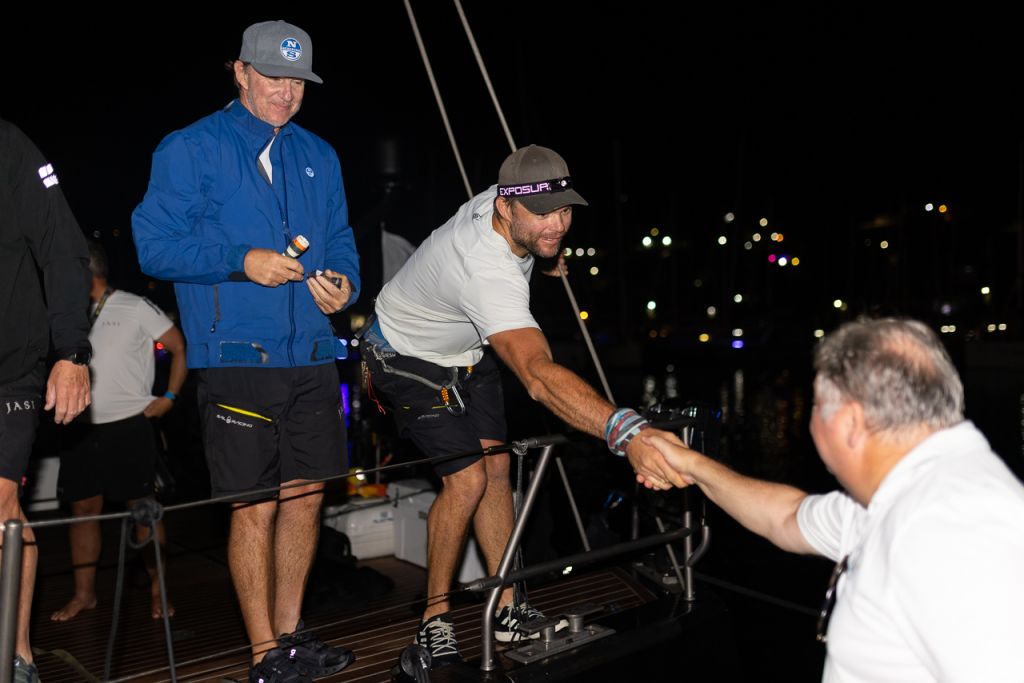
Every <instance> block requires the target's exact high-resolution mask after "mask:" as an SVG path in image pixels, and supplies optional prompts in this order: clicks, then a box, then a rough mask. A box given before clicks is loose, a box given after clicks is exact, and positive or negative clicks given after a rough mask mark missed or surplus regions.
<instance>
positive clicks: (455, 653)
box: [416, 612, 462, 669]
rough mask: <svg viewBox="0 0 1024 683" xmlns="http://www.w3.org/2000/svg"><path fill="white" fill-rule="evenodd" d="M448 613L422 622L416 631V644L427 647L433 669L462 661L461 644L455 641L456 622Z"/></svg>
mask: <svg viewBox="0 0 1024 683" xmlns="http://www.w3.org/2000/svg"><path fill="white" fill-rule="evenodd" d="M448 614H449V613H448V612H445V613H444V614H438V615H437V616H433V617H431V618H430V619H427V620H426V621H424V622H420V630H419V631H417V632H416V644H417V645H421V646H423V647H425V648H427V652H429V653H430V659H431V661H432V664H431V668H432V669H436V668H437V667H439V666H444V665H445V664H454V663H456V662H461V661H462V655H461V654H459V644H458V643H456V642H455V624H454V623H453V622H452V620H451V617H449V616H448Z"/></svg>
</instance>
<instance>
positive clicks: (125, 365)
mask: <svg viewBox="0 0 1024 683" xmlns="http://www.w3.org/2000/svg"><path fill="white" fill-rule="evenodd" d="M95 308H96V305H95V304H93V307H92V309H93V310H95ZM172 325H173V323H172V322H171V320H170V319H169V318H168V317H167V316H166V315H164V312H163V311H161V310H160V309H159V308H157V307H156V306H155V305H154V304H153V303H152V302H151V301H150V300H149V299H146V298H143V297H141V296H136V295H135V294H130V293H129V292H122V291H121V290H116V291H114V292H113V293H112V294H111V295H110V296H109V297H107V300H106V302H105V303H104V304H103V308H102V309H101V310H100V315H99V317H98V318H96V322H95V323H93V326H92V329H91V330H90V331H89V343H91V344H92V362H91V363H89V368H90V370H91V371H92V373H91V374H92V405H91V406H90V407H89V419H90V421H91V422H92V423H93V424H104V423H107V422H114V421H116V420H123V419H125V418H128V417H132V416H133V415H138V414H139V413H141V412H142V411H143V410H144V409H145V407H146V406H147V405H149V403H150V401H152V400H153V396H152V390H153V379H154V377H155V376H156V359H155V358H154V356H153V342H154V341H155V340H156V339H159V338H160V337H161V336H163V334H164V333H165V332H167V330H169V329H171V326H172Z"/></svg>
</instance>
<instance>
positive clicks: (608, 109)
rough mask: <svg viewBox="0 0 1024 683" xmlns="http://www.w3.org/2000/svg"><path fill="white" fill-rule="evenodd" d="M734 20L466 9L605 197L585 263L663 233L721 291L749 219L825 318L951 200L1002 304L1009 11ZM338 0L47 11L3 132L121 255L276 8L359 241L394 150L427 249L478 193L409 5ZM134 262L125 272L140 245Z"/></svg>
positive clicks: (558, 143)
mask: <svg viewBox="0 0 1024 683" xmlns="http://www.w3.org/2000/svg"><path fill="white" fill-rule="evenodd" d="M718 5H719V6H717V7H716V8H714V9H700V10H696V9H693V8H692V7H690V6H683V5H678V6H672V5H669V4H668V3H661V2H658V3H636V2H631V3H625V2H622V3H619V2H566V3H561V2H550V1H549V2H531V1H524V2H519V3H515V4H508V3H501V4H498V3H491V2H472V1H467V2H466V3H465V9H466V13H467V15H468V19H469V21H470V23H471V25H472V27H473V29H474V31H475V33H476V38H477V41H478V43H479V45H480V47H481V50H482V53H483V56H484V59H485V60H486V62H487V65H488V68H489V70H490V73H491V76H492V79H493V80H494V81H495V87H496V89H497V93H498V97H499V98H500V100H501V102H502V105H503V106H504V109H505V113H506V116H507V117H508V119H509V123H510V125H511V127H512V131H513V134H514V136H515V138H516V141H517V143H519V144H526V143H528V142H537V143H540V144H546V145H549V146H552V147H555V148H557V149H558V150H559V151H561V152H562V153H563V155H564V156H565V157H567V159H568V160H569V162H570V166H571V168H572V169H573V174H574V176H575V178H576V180H577V184H578V186H579V187H580V188H581V191H582V192H583V194H584V195H585V196H586V197H588V198H589V199H590V201H591V207H590V208H589V209H588V210H584V211H581V212H578V215H577V217H576V222H575V224H574V232H573V233H572V234H571V235H570V237H569V239H568V245H569V246H573V247H575V246H591V244H593V245H594V246H597V247H598V248H599V249H602V250H603V251H604V253H605V254H606V259H608V260H606V261H605V263H606V264H608V265H609V266H610V265H611V264H612V261H611V260H610V259H611V254H610V252H612V251H614V250H615V248H616V242H615V237H614V235H615V228H616V225H620V226H621V229H622V231H623V234H624V236H625V237H624V238H623V239H624V240H625V242H626V244H627V245H628V246H629V249H630V250H633V249H634V246H633V245H635V244H636V243H638V241H639V239H640V237H641V236H642V235H644V234H646V233H647V231H648V230H649V228H650V227H652V226H661V227H662V230H663V231H666V232H671V233H672V234H674V235H676V241H677V246H681V247H683V246H688V247H690V251H689V252H682V251H681V252H678V260H679V262H680V265H678V266H677V270H678V269H679V268H685V272H684V273H683V274H682V276H680V277H684V278H686V281H687V282H689V276H690V275H691V274H695V275H697V276H700V275H701V273H706V274H707V275H708V276H709V277H710V276H713V275H714V274H716V273H718V274H721V273H722V272H729V273H731V275H730V277H731V278H733V281H732V282H730V283H728V284H727V285H726V284H723V285H722V288H723V289H722V291H721V292H720V295H721V296H726V295H727V292H726V291H725V290H726V289H728V287H730V286H733V285H736V286H740V285H742V282H741V281H742V280H743V277H742V275H743V273H744V272H747V271H749V270H750V267H749V266H745V265H743V262H742V261H737V260H736V259H741V258H743V256H742V254H741V255H739V256H737V255H733V256H731V257H729V260H728V265H723V264H725V262H724V261H722V262H719V261H715V259H721V257H720V256H718V255H717V252H714V251H713V249H711V248H710V247H708V248H706V249H705V248H704V247H705V246H707V245H712V244H713V240H715V238H716V236H717V235H718V234H719V233H720V232H721V231H722V230H723V223H722V216H723V215H724V214H725V213H726V212H727V211H734V212H735V213H736V214H737V222H736V223H735V224H734V225H733V226H732V227H731V228H729V229H730V230H732V231H733V232H732V233H730V235H731V237H732V238H734V239H738V240H742V239H744V238H743V236H742V235H743V233H744V232H745V233H746V234H747V235H748V236H749V233H750V232H751V230H752V229H753V228H754V221H756V220H757V218H758V217H761V216H764V217H767V218H768V219H769V221H770V223H771V227H772V228H774V229H779V230H784V231H785V234H786V235H787V239H788V240H789V241H788V244H787V246H788V247H789V248H790V249H792V250H794V253H796V251H799V252H800V253H802V254H805V260H806V261H807V265H808V266H810V267H809V268H808V269H806V272H808V275H806V276H804V277H805V278H811V280H810V281H805V282H803V283H802V284H800V285H798V287H797V288H798V289H804V290H806V289H821V290H826V289H827V290H828V292H824V294H823V295H824V296H826V298H828V300H831V296H832V295H833V293H835V294H836V295H839V294H842V293H843V292H844V291H845V292H846V293H847V295H851V296H852V295H856V294H857V293H858V292H859V291H861V290H865V289H866V287H867V286H866V285H865V284H864V283H863V282H861V281H860V280H862V279H863V278H867V277H869V275H867V274H866V273H867V271H866V270H865V268H866V267H867V266H864V267H861V265H858V264H857V263H856V258H854V257H852V256H850V255H849V253H848V252H849V251H850V249H852V248H853V247H852V246H851V245H853V244H855V243H858V240H859V238H860V234H859V233H858V232H857V228H858V226H861V225H863V224H864V223H865V222H867V221H870V220H872V219H874V218H875V217H877V216H879V215H883V214H887V215H897V216H903V217H904V221H905V222H909V223H912V222H913V221H912V220H911V219H910V218H907V215H908V212H910V213H919V212H920V210H921V207H922V206H923V204H924V203H925V202H927V201H934V202H937V203H938V202H946V203H948V204H949V205H950V207H951V214H953V215H955V217H956V220H957V223H956V227H955V228H954V232H956V233H957V234H958V235H960V236H961V237H960V238H959V239H958V240H950V239H947V242H948V244H947V245H946V246H945V247H944V248H943V249H944V250H943V249H939V252H941V253H938V254H937V256H936V258H937V259H939V260H940V261H943V260H944V259H945V260H951V263H950V264H949V265H950V266H951V267H954V266H955V267H961V266H964V265H966V266H968V267H969V268H971V269H973V270H972V271H971V272H973V273H974V274H975V276H974V277H973V279H972V278H968V279H971V282H972V284H971V286H973V282H974V280H976V279H978V278H981V279H985V278H990V279H991V278H996V280H993V281H999V282H1000V285H1001V286H1002V291H1006V290H1008V289H1012V282H1013V277H1014V274H1013V270H1014V268H1015V261H1014V249H1013V248H1012V246H1013V244H1014V238H1013V237H1012V233H1010V232H1009V230H1010V229H1011V228H1012V225H1013V222H1014V221H1015V220H1016V217H1017V210H1018V208H1017V207H1018V202H1019V193H1020V191H1021V190H1020V187H1021V178H1020V172H1019V165H1020V157H1021V150H1022V134H1021V122H1022V121H1024V116H1022V114H1024V112H1022V105H1021V98H1020V97H1019V90H1020V85H1019V84H1020V80H1021V61H1022V60H1021V59H1020V56H1019V41H1018V35H1017V32H1016V29H1015V26H1016V24H1015V22H1014V21H1013V20H1012V19H1011V18H1010V16H1009V15H1002V16H1001V15H999V14H997V13H984V12H982V11H972V12H965V13H956V12H947V13H944V14H936V13H929V14H921V15H917V16H909V15H905V14H904V15H900V16H896V15H894V14H893V13H892V12H893V10H892V8H891V7H889V8H880V9H877V10H874V9H871V8H869V7H864V6H862V5H857V6H855V7H853V6H849V5H845V6H843V7H842V8H840V9H824V8H817V9H814V10H801V9H795V8H792V7H790V6H788V5H786V4H785V3H764V4H761V5H759V6H757V7H754V8H747V7H743V6H738V5H737V6H730V5H728V4H727V5H725V6H721V3H719V4H718ZM325 7H326V6H325ZM330 7H332V8H333V10H332V11H331V12H330V13H328V12H327V11H326V10H322V11H308V10H306V11H297V12H283V13H282V12H281V11H280V9H275V10H273V11H269V12H267V11H260V10H258V9H251V6H247V7H245V11H235V12H234V13H232V15H231V16H230V17H224V16H219V15H218V16H202V18H199V14H198V13H197V12H195V11H186V10H185V9H182V6H181V5H175V8H176V9H175V10H174V11H173V13H170V12H165V11H163V10H160V11H159V12H158V13H157V14H156V15H148V16H146V17H144V16H142V15H141V14H137V15H131V16H128V15H123V14H119V15H117V16H109V17H107V16H103V15H102V13H100V14H89V15H86V14H83V15H80V16H69V15H67V14H64V15H61V16H60V17H59V20H57V21H55V22H52V21H50V20H49V19H51V18H52V19H56V17H55V15H56V13H53V12H50V13H48V17H47V19H46V20H44V18H42V16H40V15H37V16H36V18H35V19H34V20H33V19H29V20H25V21H24V22H23V23H21V24H18V25H16V26H15V25H11V22H7V25H6V26H5V27H4V28H3V29H0V30H2V32H3V34H4V41H5V44H7V45H21V46H22V48H23V53H22V54H24V58H23V59H22V60H21V63H20V64H19V63H17V61H18V60H16V59H13V57H16V56H17V51H12V53H11V56H12V59H11V61H9V66H8V76H7V82H8V84H9V85H15V84H16V85H17V87H13V88H7V89H5V93H4V97H3V98H2V100H0V103H2V104H0V115H2V116H4V117H6V118H9V119H10V120H12V121H14V122H16V123H18V124H19V125H21V126H22V127H23V128H24V129H25V130H26V131H27V132H28V133H29V134H30V136H32V137H33V138H34V139H35V140H36V141H37V143H38V144H39V145H40V147H42V148H43V150H44V151H45V152H46V153H47V154H48V155H49V156H50V157H51V159H52V160H53V161H54V162H55V165H56V166H57V168H58V170H59V172H60V175H61V180H62V187H63V188H64V191H65V193H66V194H67V196H68V198H69V201H70V202H71V204H72V206H73V208H74V209H75V211H76V213H77V215H78V216H79V219H80V222H81V223H82V225H83V227H84V228H85V229H86V231H87V232H91V231H93V230H100V231H101V232H102V233H103V235H104V240H108V238H109V236H110V232H111V231H112V230H114V229H117V228H120V229H121V230H122V239H123V238H124V237H125V234H126V232H127V231H126V229H127V228H128V225H129V215H130V212H131V209H132V208H133V207H134V205H135V204H136V203H137V202H138V201H139V199H140V198H141V196H142V194H143V192H144V190H145V185H146V181H147V178H148V173H149V157H150V154H151V153H152V150H153V148H154V147H155V146H156V144H157V143H158V142H159V140H160V139H161V138H162V137H163V136H164V135H165V134H167V133H168V132H170V131H171V130H174V129H176V128H179V127H182V126H184V125H187V124H188V123H190V122H192V121H194V120H195V119H197V118H199V117H201V116H203V115H205V114H207V113H209V112H211V111H213V110H214V109H215V108H217V107H219V106H221V105H222V104H224V103H225V102H226V101H227V100H228V99H229V98H230V97H231V96H232V91H231V87H230V81H229V76H228V74H227V73H226V72H225V71H223V69H222V65H223V63H224V62H225V61H227V60H229V59H232V58H233V57H234V56H236V55H237V51H238V46H239V43H240V36H241V32H242V30H243V29H244V27H245V26H246V25H248V24H249V23H252V22H253V21H258V20H263V19H267V18H273V17H276V16H279V15H283V17H284V18H286V19H288V20H289V21H292V22H294V23H296V24H299V25H301V26H303V27H304V28H306V29H307V30H308V31H309V32H310V33H311V35H312V37H313V41H314V44H315V67H314V68H315V70H316V71H317V72H318V73H319V74H320V75H321V76H322V77H323V78H324V80H325V82H326V83H325V85H323V86H310V88H309V89H308V91H307V95H306V102H305V104H304V107H303V111H302V112H300V114H299V115H298V117H297V119H296V120H297V121H298V122H299V123H301V124H302V125H304V126H306V127H308V128H309V129H311V130H313V131H314V132H316V133H318V134H320V135H321V136H323V137H325V138H326V139H327V140H329V141H330V142H331V143H332V144H334V145H335V147H336V148H337V149H338V151H339V154H340V156H341V159H342V165H343V170H344V172H345V175H346V185H347V189H348V192H349V201H350V206H351V214H352V219H353V223H354V224H355V225H356V227H357V229H362V228H364V227H365V226H361V225H360V224H359V223H360V220H361V217H365V216H366V215H367V214H369V213H372V212H373V211H374V207H375V205H376V204H377V202H378V201H379V199H380V191H381V187H382V179H383V178H382V175H381V172H380V170H381V161H380V159H381V158H382V157H381V150H382V149H383V148H384V146H386V145H393V146H394V148H395V149H396V150H397V154H398V157H397V158H398V160H399V162H400V166H399V171H400V180H401V181H402V182H403V183H405V184H407V185H408V192H407V193H406V197H407V199H406V202H405V208H406V210H405V211H404V212H403V213H402V215H399V216H396V217H394V219H393V221H392V225H394V226H395V227H396V228H397V229H399V230H400V231H402V232H405V233H406V234H408V235H409V236H410V237H411V238H413V239H414V241H415V240H418V239H419V238H421V237H422V236H424V235H425V234H426V233H427V232H429V230H431V229H432V228H433V227H436V225H437V224H439V223H440V222H442V221H443V220H445V219H446V218H447V217H448V216H449V215H450V214H451V213H452V212H453V210H454V209H455V207H456V206H457V205H458V204H459V203H461V202H462V201H464V199H465V195H464V190H463V189H462V183H461V181H460V179H459V176H458V173H457V169H456V166H455V163H454V161H453V158H452V154H451V151H450V149H449V148H448V143H447V140H446V138H445V134H444V130H443V128H442V125H441V122H440V118H439V115H438V113H437V109H436V106H435V104H434V101H433V97H432V95H431V92H430V89H429V85H428V82H427V79H426V76H425V73H424V70H423V66H422V64H421V62H420V58H419V55H418V53H417V51H416V46H415V42H414V39H413V35H412V31H411V29H410V26H409V22H408V19H407V16H406V14H405V11H404V8H403V5H402V3H401V2H399V1H398V0H388V1H386V2H385V1H383V0H382V1H377V2H364V3H354V2H343V3H335V4H332V5H330ZM673 7H675V8H673ZM414 9H415V10H416V11H417V13H418V14H417V18H418V19H419V21H420V24H421V30H422V31H423V35H424V40H425V42H426V46H427V49H428V51H429V52H430V56H431V58H432V60H433V62H434V69H435V72H436V73H437V75H438V79H439V84H440V88H441V91H442V94H443V95H444V96H445V98H446V102H447V106H448V111H449V114H450V115H451V118H452V124H453V127H454V130H455V134H456V137H457V140H458V143H459V145H460V147H461V149H462V153H463V156H464V159H465V163H466V167H467V169H468V172H469V174H470V179H471V182H472V184H473V187H474V190H479V189H482V188H483V187H485V186H486V185H488V184H489V183H490V182H492V180H493V177H494V175H495V172H496V168H497V166H498V164H499V163H500V161H501V159H502V158H503V157H504V156H505V155H506V154H507V153H508V147H507V144H506V142H505V139H504V136H503V134H502V131H501V129H500V127H499V124H498V122H497V119H496V116H495V113H494V109H493V107H492V105H491V104H490V101H489V99H488V97H487V94H486V92H485V90H484V87H483V85H482V82H481V79H480V77H479V74H478V72H477V70H476V66H475V64H474V63H473V59H472V55H471V53H470V50H469V48H468V45H467V42H466V39H465V36H464V34H463V33H462V29H461V26H460V25H459V22H458V17H457V15H456V12H455V9H454V7H453V6H452V5H451V4H449V3H445V2H423V1H422V0H420V1H418V2H415V3H414ZM114 26H117V27H118V28H116V29H115V28H114ZM616 197H618V198H619V199H620V200H622V202H621V204H619V205H618V206H617V205H616V202H615V199H616ZM617 209H619V210H620V211H617ZM926 229H927V226H926ZM851 235H852V236H851ZM902 236H903V237H906V238H907V240H910V239H911V234H910V233H905V234H904V235H902ZM964 236H973V237H972V239H974V238H977V244H976V245H974V246H965V245H968V244H969V242H970V240H966V239H964ZM680 237H681V238H682V241H680ZM912 237H913V239H914V240H917V239H920V237H921V236H920V234H919V233H914V234H913V235H912ZM946 238H949V236H948V235H947V236H946ZM736 244H738V242H733V245H734V246H735V245H736ZM1006 245H1010V247H1011V248H1010V249H1007V248H1006ZM917 248H918V245H917V244H915V245H914V249H915V250H916V249H917ZM118 250H123V251H125V253H126V254H127V256H125V257H124V259H122V261H123V262H124V263H128V262H129V261H130V256H131V254H130V248H129V247H127V246H125V247H123V248H122V247H115V251H118ZM947 252H951V253H952V255H951V253H947ZM975 252H977V253H975ZM762 256H763V255H762ZM807 257H810V258H807ZM960 257H962V258H961V260H963V261H964V263H960V262H959V261H957V259H958V258H960ZM953 261H956V263H953ZM967 261H970V263H967ZM815 265H817V266H818V270H817V272H815V268H814V266H815ZM123 267H124V268H125V269H126V270H128V269H129V266H128V265H124V266H123ZM757 267H758V268H763V264H762V263H761V261H758V266H757ZM837 271H838V273H839V274H838V275H837ZM737 272H738V273H739V274H737ZM616 274H617V275H620V274H621V271H616ZM125 275H129V273H127V272H126V273H125ZM677 275H678V273H677ZM634 276H635V274H633V273H631V274H630V277H631V278H634ZM935 277H936V278H937V279H940V280H944V279H946V278H945V274H944V272H943V273H942V274H937V275H936V276H935ZM736 278H738V280H737V279H736ZM915 278H916V276H915ZM999 278H1002V280H999ZM641 279H642V278H641ZM680 281H682V280H680ZM737 282H738V283H739V284H736V283H737ZM676 284H678V283H676ZM650 286H651V287H652V288H657V287H659V286H664V283H662V284H658V283H654V282H652V283H651V284H650ZM748 286H751V287H759V286H761V285H760V284H758V282H753V283H751V284H750V285H748ZM865 296H867V294H865ZM879 296H881V297H882V298H884V297H885V296H887V294H885V293H884V292H883V293H882V294H880V295H879ZM697 303H699V304H700V305H701V306H702V305H703V303H705V302H704V301H703V300H701V301H699V302H697ZM1004 303H1006V302H1004ZM865 305H867V304H865ZM1006 305H1007V306H1010V304H1009V303H1006Z"/></svg>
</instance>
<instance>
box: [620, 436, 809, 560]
mask: <svg viewBox="0 0 1024 683" xmlns="http://www.w3.org/2000/svg"><path fill="white" fill-rule="evenodd" d="M637 441H643V442H646V443H647V444H648V445H650V446H651V447H653V448H655V449H657V450H658V451H659V452H660V453H661V454H662V455H663V456H664V458H665V461H666V462H667V463H668V464H669V465H671V466H672V468H673V469H675V470H676V472H677V473H678V474H679V475H681V476H682V477H683V478H684V479H685V480H686V482H687V483H689V484H697V486H699V487H700V489H701V491H703V492H704V493H705V494H706V495H707V497H708V498H710V499H711V500H712V501H714V503H715V504H716V505H718V507H720V508H722V509H723V510H725V511H726V512H727V513H728V514H729V516H730V517H732V518H733V519H735V520H736V521H737V522H739V523H740V524H742V525H743V526H745V527H746V528H747V529H750V530H751V531H753V532H754V533H755V534H758V535H760V536H764V537H765V538H767V539H768V540H769V541H771V542H772V543H774V544H775V545H777V546H779V547H780V548H782V549H783V550H788V551H789V552H793V553H804V554H817V551H816V550H815V549H814V548H812V547H811V545H810V543H808V542H807V539H806V538H804V535H803V533H802V532H801V531H800V526H799V525H798V524H797V519H796V513H797V509H798V508H799V507H800V503H801V502H802V501H803V499H804V498H806V497H807V494H806V493H804V492H803V491H801V490H800V489H797V488H794V487H792V486H787V485H785V484H777V483H773V482H768V481H761V480H760V479H753V478H751V477H745V476H743V475H742V474H739V473H737V472H734V471H733V470H731V469H729V468H728V467H726V466H725V465H722V464H721V463H718V462H715V461H714V460H712V459H711V458H708V457H707V456H704V455H701V454H700V453H698V452H697V451H693V450H690V449H689V448H687V447H686V446H685V445H684V444H683V442H682V441H680V440H679V439H678V438H677V437H676V436H675V435H673V434H654V433H651V432H650V431H646V432H644V433H643V434H641V435H640V436H639V437H638V438H637Z"/></svg>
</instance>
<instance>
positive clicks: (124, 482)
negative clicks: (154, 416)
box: [57, 413, 157, 503]
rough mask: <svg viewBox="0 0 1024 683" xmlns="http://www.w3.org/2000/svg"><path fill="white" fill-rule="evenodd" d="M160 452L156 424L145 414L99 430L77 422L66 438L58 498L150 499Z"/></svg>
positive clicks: (67, 430)
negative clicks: (154, 431)
mask: <svg viewBox="0 0 1024 683" xmlns="http://www.w3.org/2000/svg"><path fill="white" fill-rule="evenodd" d="M156 448H157V446H156V435H155V434H154V433H153V424H152V423H151V422H150V421H149V418H147V417H146V416H145V415H143V414H142V413H139V414H138V415H134V416H132V417H128V418H125V419H123V420H116V421H114V422H106V423H104V424H98V425H94V424H89V423H87V422H80V421H75V422H72V423H71V424H70V425H68V426H67V427H66V428H65V430H64V431H62V433H61V453H60V474H59V475H58V477H57V497H58V498H60V499H61V500H62V501H64V502H65V503H74V502H75V501H79V500H85V499H86V498H92V497H93V496H103V497H104V498H105V499H107V500H135V499H137V498H145V497H146V496H151V495H153V480H154V478H155V476H156V458H157V451H156Z"/></svg>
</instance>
